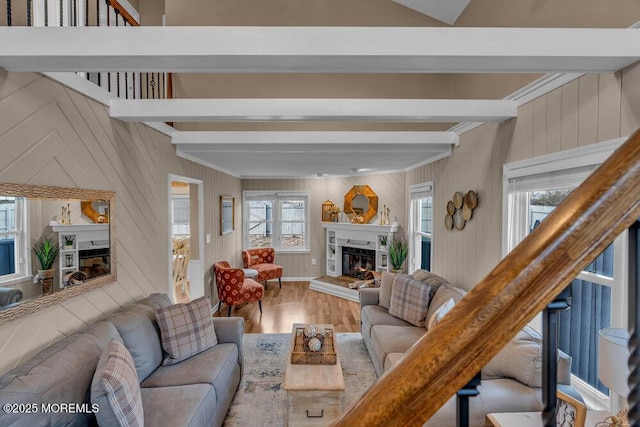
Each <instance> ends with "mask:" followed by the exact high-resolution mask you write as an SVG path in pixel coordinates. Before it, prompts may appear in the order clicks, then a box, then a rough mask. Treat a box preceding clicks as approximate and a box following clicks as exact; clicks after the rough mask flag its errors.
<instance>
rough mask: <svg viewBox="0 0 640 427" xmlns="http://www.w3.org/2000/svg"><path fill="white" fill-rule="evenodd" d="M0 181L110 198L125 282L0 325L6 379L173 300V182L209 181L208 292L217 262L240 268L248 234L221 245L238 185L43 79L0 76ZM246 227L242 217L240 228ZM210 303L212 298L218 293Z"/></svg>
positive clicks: (159, 137)
mask: <svg viewBox="0 0 640 427" xmlns="http://www.w3.org/2000/svg"><path fill="white" fill-rule="evenodd" d="M0 153H2V154H1V155H0V181H2V182H12V183H22V184H37V185H56V186H64V187H82V188H92V189H104V190H113V191H115V192H116V202H117V214H116V215H117V218H116V221H117V222H116V226H117V230H118V231H117V253H118V265H117V275H118V281H117V282H116V283H114V284H111V285H108V286H106V287H103V288H100V289H98V290H95V291H93V292H91V293H88V294H85V295H83V296H80V297H78V298H74V299H71V300H69V301H66V302H65V303H63V304H61V305H59V306H56V307H51V308H47V309H44V310H41V311H39V312H38V313H36V314H34V315H32V316H28V317H24V318H22V319H18V320H16V321H14V322H10V323H8V324H5V325H2V326H0V354H1V357H0V373H3V372H6V371H8V370H10V369H11V368H13V367H14V366H15V365H17V364H19V363H20V362H21V361H23V360H26V359H28V358H30V357H31V356H33V355H34V354H35V353H36V352H37V351H39V350H41V349H42V348H44V347H45V346H47V345H49V344H51V343H52V342H54V341H57V340H59V339H61V338H62V337H64V336H66V335H68V334H70V333H72V332H73V331H75V330H77V329H79V328H81V327H82V326H84V325H85V324H88V323H90V322H92V321H95V320H97V319H100V318H103V317H104V316H106V315H108V314H109V313H111V312H113V311H114V310H116V309H118V308H119V307H122V306H124V305H128V304H131V303H133V301H134V300H138V299H141V298H143V297H145V296H147V295H149V294H150V293H153V292H163V293H167V292H168V291H169V272H168V267H167V260H168V251H169V242H168V211H169V210H168V174H170V173H172V174H177V175H180V176H185V177H190V178H195V179H199V180H202V181H203V182H204V204H205V209H204V212H205V217H204V232H205V233H209V234H211V235H212V243H210V244H205V254H204V266H205V292H210V293H212V292H211V290H210V287H211V284H212V275H211V268H210V266H211V265H212V264H213V262H214V261H215V260H219V259H228V260H229V261H230V262H231V263H232V264H239V263H240V262H241V257H240V251H241V247H242V240H241V232H240V231H236V232H235V233H232V234H229V235H226V236H220V231H219V218H218V210H219V209H218V208H217V207H218V204H219V196H220V195H223V194H226V195H232V196H234V197H236V200H240V199H241V189H242V185H241V182H240V179H238V178H234V177H232V176H229V175H226V174H224V173H221V172H218V171H215V170H213V169H209V168H206V167H203V166H201V165H198V164H195V163H193V162H190V161H187V160H184V159H181V158H178V157H177V156H176V155H175V148H174V147H173V146H172V145H171V142H170V140H169V137H168V136H166V135H164V134H161V133H159V132H157V131H155V130H153V129H151V128H149V127H147V126H145V125H143V124H133V123H132V124H129V123H124V122H120V121H118V120H112V119H110V118H109V115H108V111H107V107H105V106H104V105H102V104H100V103H98V102H95V101H93V100H91V99H88V98H86V97H84V96H83V95H80V94H78V93H77V92H74V91H73V90H70V89H68V88H66V87H64V86H62V85H60V84H58V83H56V82H53V81H51V80H49V79H48V78H46V77H43V76H41V75H39V74H33V73H8V72H7V71H5V70H3V69H1V68H0ZM241 220H242V217H241V213H240V211H239V210H238V211H237V213H236V224H239V223H240V222H241ZM212 294H213V293H212Z"/></svg>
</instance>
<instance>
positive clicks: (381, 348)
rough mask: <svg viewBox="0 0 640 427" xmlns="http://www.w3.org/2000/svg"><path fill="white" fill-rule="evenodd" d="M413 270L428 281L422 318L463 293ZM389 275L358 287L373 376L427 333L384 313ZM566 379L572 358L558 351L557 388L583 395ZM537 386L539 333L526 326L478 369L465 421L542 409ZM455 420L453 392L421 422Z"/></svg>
mask: <svg viewBox="0 0 640 427" xmlns="http://www.w3.org/2000/svg"><path fill="white" fill-rule="evenodd" d="M413 276H414V277H415V278H416V280H420V281H424V282H428V283H430V285H431V289H430V300H429V306H428V311H427V317H426V320H427V323H428V321H429V319H431V316H433V315H434V313H436V311H437V310H438V308H439V307H440V306H442V305H443V304H445V303H446V302H447V301H448V300H449V299H450V298H453V300H454V301H455V302H458V301H460V300H461V299H462V298H463V296H464V295H465V293H466V292H465V291H464V290H462V289H459V288H456V287H454V286H451V285H450V284H449V283H448V282H447V281H446V280H445V279H442V278H441V277H438V276H436V275H435V274H432V273H429V272H425V271H422V270H419V271H416V272H415V273H413ZM390 277H391V278H390ZM392 280H393V276H389V275H387V273H385V274H384V275H383V278H382V282H383V283H382V287H381V288H363V289H361V290H360V306H361V307H360V310H361V311H360V330H361V333H362V336H363V338H364V342H365V344H366V346H367V349H368V350H369V354H370V356H371V359H372V361H373V365H374V367H375V369H376V372H377V374H378V376H380V375H382V374H383V373H384V372H386V371H387V370H389V369H391V367H392V366H393V365H394V364H395V363H397V361H398V360H399V359H400V358H401V357H402V356H403V354H404V353H405V352H406V351H407V350H408V349H409V348H410V347H411V346H412V345H413V344H415V342H416V341H417V340H418V339H420V338H422V336H424V335H427V336H428V330H427V328H426V327H417V326H413V325H412V324H410V323H408V322H405V321H404V320H402V319H399V318H397V317H394V316H392V315H390V314H389V311H388V308H389V304H390V301H389V298H390V292H391V291H390V288H389V287H390V286H391V282H392ZM434 345H437V343H434ZM570 381H571V358H570V357H569V356H568V355H566V354H564V353H562V352H560V355H559V359H558V383H559V388H560V389H562V390H563V391H564V392H566V393H568V394H570V395H572V396H574V397H576V398H578V399H580V400H582V398H581V397H580V395H579V393H578V392H577V391H576V390H575V389H574V388H573V387H571V386H570V385H569V384H570ZM541 387H542V339H541V337H540V335H539V334H538V333H537V332H536V331H534V330H533V329H531V328H529V327H526V328H525V329H523V330H522V331H521V332H520V333H519V334H518V335H517V336H516V337H515V338H514V339H513V340H512V341H511V342H510V343H509V344H508V345H507V346H506V347H505V348H504V349H503V350H502V351H501V352H500V353H498V355H497V356H496V357H495V358H494V359H493V360H491V362H489V364H487V366H485V368H484V369H483V370H482V384H481V385H480V386H479V387H478V390H479V391H480V394H479V395H478V396H476V397H473V398H470V399H469V406H470V419H469V424H470V426H471V427H480V426H492V424H491V422H489V421H488V420H487V419H486V414H488V413H492V412H528V411H541V410H542V409H543V405H542V389H541ZM455 425H456V397H455V396H453V397H452V398H451V399H449V401H447V403H446V404H445V405H444V406H443V407H442V408H440V410H439V411H438V412H437V413H436V414H435V415H434V416H433V417H431V419H430V420H429V421H428V422H427V423H426V424H425V426H428V427H448V426H451V427H454V426H455Z"/></svg>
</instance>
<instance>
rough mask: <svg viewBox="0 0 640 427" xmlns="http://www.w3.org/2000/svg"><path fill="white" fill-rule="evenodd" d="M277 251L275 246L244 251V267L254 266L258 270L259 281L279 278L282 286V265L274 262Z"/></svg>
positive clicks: (257, 278)
mask: <svg viewBox="0 0 640 427" xmlns="http://www.w3.org/2000/svg"><path fill="white" fill-rule="evenodd" d="M275 258H276V251H275V250H274V249H273V248H255V249H247V250H245V251H242V261H243V262H244V268H253V269H254V270H257V271H258V277H256V280H257V281H258V282H265V284H266V282H267V280H269V279H278V283H280V287H282V266H280V265H276V264H274V260H275Z"/></svg>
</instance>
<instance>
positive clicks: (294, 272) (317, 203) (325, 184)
mask: <svg viewBox="0 0 640 427" xmlns="http://www.w3.org/2000/svg"><path fill="white" fill-rule="evenodd" d="M404 175H405V174H404V173H389V174H380V175H365V176H359V177H344V178H326V177H323V178H318V179H245V180H242V189H243V190H279V191H283V190H295V191H308V192H309V196H310V200H309V206H310V219H309V221H310V225H311V227H310V228H311V230H310V233H311V235H310V236H309V239H310V240H309V241H310V249H311V252H310V253H304V254H301V253H297V254H286V253H278V254H277V255H276V262H277V263H278V264H280V265H282V266H283V267H284V272H283V275H284V276H285V277H318V276H322V275H324V274H325V267H326V266H325V256H326V253H325V252H326V251H325V248H326V244H325V234H324V231H325V230H324V228H322V224H321V220H322V203H324V202H325V201H326V200H331V201H332V202H333V203H335V204H336V205H338V206H339V207H340V208H342V207H343V205H344V195H345V194H346V193H347V192H348V191H349V190H350V189H351V187H353V186H354V185H368V186H369V187H371V189H372V190H373V191H374V192H375V193H376V194H377V195H378V212H380V210H381V209H382V207H383V205H385V204H386V205H387V207H389V209H390V216H391V221H398V223H400V225H401V226H403V227H404V225H405V219H404V218H405V217H406V212H405V206H406V200H405V176H404ZM377 221H378V216H376V217H375V218H373V219H372V220H371V221H370V223H371V224H375V223H377ZM240 224H241V222H240ZM314 258H315V259H316V265H315V266H312V265H311V260H312V259H314Z"/></svg>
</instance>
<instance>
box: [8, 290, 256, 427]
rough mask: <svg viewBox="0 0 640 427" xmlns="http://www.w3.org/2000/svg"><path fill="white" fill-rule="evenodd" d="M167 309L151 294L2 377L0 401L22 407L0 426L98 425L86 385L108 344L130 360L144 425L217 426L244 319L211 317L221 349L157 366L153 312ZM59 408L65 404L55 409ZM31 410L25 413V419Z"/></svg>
mask: <svg viewBox="0 0 640 427" xmlns="http://www.w3.org/2000/svg"><path fill="white" fill-rule="evenodd" d="M169 305H171V301H170V300H169V298H168V297H167V296H166V295H164V294H153V295H150V296H149V297H147V298H145V299H143V300H141V301H139V302H137V303H136V304H134V305H133V306H131V307H127V308H125V309H122V310H120V311H118V312H116V313H114V314H112V315H111V316H109V317H108V318H107V319H106V320H104V321H100V322H97V323H95V324H93V325H90V326H88V327H87V328H85V329H83V330H81V331H78V332H76V333H74V334H73V335H71V336H69V337H67V338H65V339H63V340H61V341H59V342H57V343H55V344H53V345H52V346H50V347H48V348H46V349H45V350H43V351H42V352H40V353H39V354H37V355H36V356H35V357H34V358H33V359H31V360H30V361H28V362H26V363H25V364H23V365H21V366H18V367H16V368H15V369H13V370H12V371H10V372H8V373H7V374H5V375H3V376H2V377H0V403H2V404H3V405H5V404H13V405H12V406H13V407H14V408H16V409H20V410H17V411H16V413H11V411H9V413H7V412H5V411H0V426H29V427H34V426H38V427H42V426H89V425H96V424H97V421H96V417H95V413H94V411H95V407H92V405H91V400H90V388H91V381H92V378H93V375H94V372H95V370H96V366H97V364H98V360H99V359H100V355H101V354H102V353H103V350H104V349H105V347H106V346H107V345H108V343H109V341H111V340H112V339H116V340H119V341H121V342H122V343H124V345H125V346H126V347H127V349H128V350H129V352H130V353H131V355H132V357H133V361H134V362H135V368H136V371H137V374H138V377H139V379H140V381H141V383H140V386H141V396H142V404H143V409H144V417H145V425H149V426H193V427H200V426H219V425H222V422H223V420H224V417H225V415H226V413H227V410H228V408H229V406H230V404H231V401H232V399H233V397H234V395H235V393H236V391H237V389H238V386H239V384H240V378H241V376H242V363H243V359H242V337H243V331H244V320H243V319H242V318H239V317H231V318H214V319H213V323H214V328H215V332H216V335H217V337H218V342H219V344H217V345H215V346H214V347H212V348H210V349H208V350H205V351H203V352H201V353H199V354H197V355H195V356H193V357H191V358H189V359H186V360H184V361H182V362H180V363H178V364H175V365H170V366H161V363H162V359H163V351H162V347H161V344H160V343H161V341H160V335H159V330H158V327H157V324H156V322H155V309H156V308H159V307H167V306H169ZM60 404H69V406H67V407H62V408H61V407H60ZM20 405H21V406H20ZM43 405H44V406H43ZM47 405H50V406H47ZM43 408H49V409H48V412H45V411H43ZM29 409H31V411H30V412H31V413H24V412H25V410H27V411H28V410H29ZM61 409H62V410H61ZM98 409H99V408H98Z"/></svg>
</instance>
